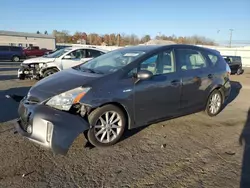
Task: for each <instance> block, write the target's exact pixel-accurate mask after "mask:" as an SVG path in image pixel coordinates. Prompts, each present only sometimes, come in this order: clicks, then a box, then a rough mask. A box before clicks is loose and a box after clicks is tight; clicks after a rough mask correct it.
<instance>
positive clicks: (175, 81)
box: [171, 80, 181, 86]
mask: <svg viewBox="0 0 250 188" xmlns="http://www.w3.org/2000/svg"><path fill="white" fill-rule="evenodd" d="M180 83H181V81H180V80H173V81H172V82H171V85H172V86H178V85H180Z"/></svg>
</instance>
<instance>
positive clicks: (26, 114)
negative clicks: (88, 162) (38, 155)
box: [15, 99, 89, 155]
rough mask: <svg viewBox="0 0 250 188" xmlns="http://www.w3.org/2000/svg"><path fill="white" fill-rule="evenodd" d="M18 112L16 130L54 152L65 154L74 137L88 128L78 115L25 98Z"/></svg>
mask: <svg viewBox="0 0 250 188" xmlns="http://www.w3.org/2000/svg"><path fill="white" fill-rule="evenodd" d="M18 114H19V116H20V118H19V119H18V120H17V122H16V124H15V128H16V130H17V132H18V133H20V134H21V135H23V136H24V137H26V138H28V139H29V140H30V141H32V142H35V143H37V144H39V145H41V146H43V147H45V148H48V149H51V150H52V152H53V153H55V154H62V155H65V154H67V152H68V149H69V148H70V146H71V144H72V143H73V141H74V140H75V138H77V137H78V135H79V134H80V133H82V132H84V131H85V130H88V129H89V124H88V123H87V121H85V120H84V119H83V118H81V117H80V116H77V115H74V114H70V113H68V112H64V111H60V110H56V109H53V108H51V107H49V106H46V105H44V104H29V103H28V102H27V101H26V99H23V100H22V101H21V102H20V105H19V108H18Z"/></svg>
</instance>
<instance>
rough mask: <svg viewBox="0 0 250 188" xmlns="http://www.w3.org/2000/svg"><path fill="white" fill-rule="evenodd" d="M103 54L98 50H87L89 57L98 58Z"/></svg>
mask: <svg viewBox="0 0 250 188" xmlns="http://www.w3.org/2000/svg"><path fill="white" fill-rule="evenodd" d="M102 54H103V53H102V52H100V51H97V50H87V57H98V56H100V55H102Z"/></svg>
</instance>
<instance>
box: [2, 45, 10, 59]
mask: <svg viewBox="0 0 250 188" xmlns="http://www.w3.org/2000/svg"><path fill="white" fill-rule="evenodd" d="M9 56H10V50H9V47H8V46H0V59H1V60H10V59H11V58H12V57H9Z"/></svg>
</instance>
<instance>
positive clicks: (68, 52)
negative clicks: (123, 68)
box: [18, 47, 108, 80]
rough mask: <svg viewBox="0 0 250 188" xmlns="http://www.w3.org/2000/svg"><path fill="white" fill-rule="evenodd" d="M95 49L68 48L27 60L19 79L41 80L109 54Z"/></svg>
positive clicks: (20, 71)
mask: <svg viewBox="0 0 250 188" xmlns="http://www.w3.org/2000/svg"><path fill="white" fill-rule="evenodd" d="M107 52H108V51H107V50H103V49H98V48H95V47H67V48H63V49H60V50H57V51H55V52H54V53H52V54H48V55H45V56H43V57H38V58H32V59H27V60H25V61H23V62H22V63H21V67H20V68H19V69H18V78H19V79H22V80H23V79H25V78H30V79H41V78H44V77H47V76H49V75H51V74H54V73H56V72H58V71H61V70H64V69H68V68H71V67H74V66H76V65H79V64H82V63H84V62H86V61H88V60H90V59H92V58H95V57H98V56H100V55H102V54H105V53H107Z"/></svg>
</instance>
